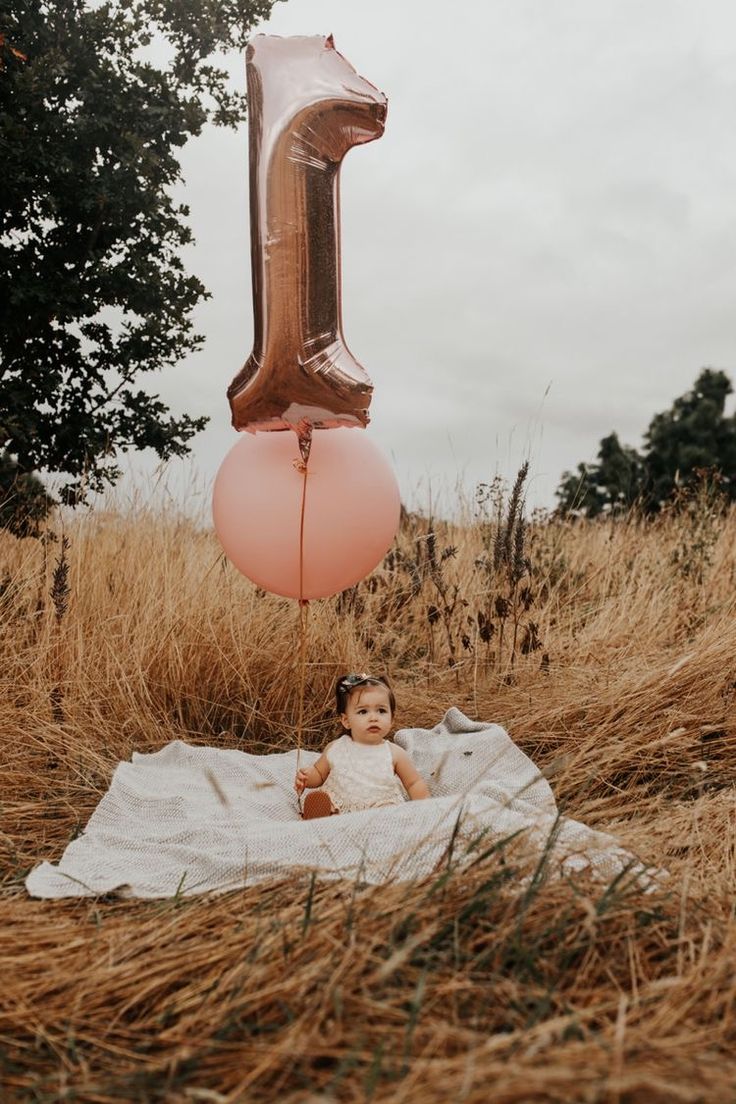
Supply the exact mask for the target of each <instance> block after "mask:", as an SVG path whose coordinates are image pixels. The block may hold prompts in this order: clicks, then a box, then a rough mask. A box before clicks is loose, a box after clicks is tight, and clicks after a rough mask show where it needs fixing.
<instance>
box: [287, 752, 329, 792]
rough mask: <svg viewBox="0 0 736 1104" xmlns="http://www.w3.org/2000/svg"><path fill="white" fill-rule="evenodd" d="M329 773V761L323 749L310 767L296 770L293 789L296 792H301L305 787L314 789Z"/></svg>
mask: <svg viewBox="0 0 736 1104" xmlns="http://www.w3.org/2000/svg"><path fill="white" fill-rule="evenodd" d="M329 773H330V761H329V759H328V758H327V755H326V754H325V752H324V751H323V752H322V754H321V755H320V757H319V759H318V760H317V762H316V763H313V764H312V766H311V767H302V768H301V769H300V770H298V771H297V772H296V778H295V779H294V789H295V790H296V792H297V793H301V792H302V790H305V789H307V790H314V789H316V787H317V786H321V785H322V783H323V782H325V781H326V779H327V776H328V774H329Z"/></svg>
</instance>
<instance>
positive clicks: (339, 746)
mask: <svg viewBox="0 0 736 1104" xmlns="http://www.w3.org/2000/svg"><path fill="white" fill-rule="evenodd" d="M326 755H327V760H328V762H329V764H330V773H329V775H328V776H327V780H326V781H325V783H324V785H323V786H322V787H321V789H323V790H324V791H325V793H327V794H329V796H330V800H331V801H332V804H333V805H334V806H335V808H336V809H337V810H338V811H339V812H341V813H357V812H359V811H360V810H361V809H380V808H382V807H383V806H384V805H402V804H403V803H404V801H405V800H406V796H405V793H404V787H403V786H402V785H401V782H400V781H399V779H398V778H397V776H396V774H395V773H394V760H393V755H392V754H391V744H390V743H389V742H388V741H386V740H382V741H381V743H380V744H356V743H355V741H354V740H353V738H352V737H351V736H350V735H349V733H347V732H344V733H343V734H342V736H340V738H339V739H338V740H336V741H335V742H334V743H333V744H331V746H330V747H329V748H328V749H327V752H326Z"/></svg>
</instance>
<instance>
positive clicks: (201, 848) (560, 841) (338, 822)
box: [26, 709, 641, 897]
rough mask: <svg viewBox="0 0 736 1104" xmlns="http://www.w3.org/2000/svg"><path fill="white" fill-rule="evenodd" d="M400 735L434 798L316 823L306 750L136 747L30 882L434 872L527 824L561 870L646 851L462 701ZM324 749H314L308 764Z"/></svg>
mask: <svg viewBox="0 0 736 1104" xmlns="http://www.w3.org/2000/svg"><path fill="white" fill-rule="evenodd" d="M394 739H395V741H396V743H397V744H400V745H401V746H402V747H403V748H405V749H406V750H407V751H408V752H409V754H410V755H411V757H412V759H413V761H414V763H415V765H416V767H417V768H418V770H419V771H420V772H421V774H422V775H423V777H424V778H425V779H426V781H427V783H428V785H429V787H430V791H431V793H432V798H431V799H430V800H424V801H407V802H406V803H405V804H404V805H401V806H394V807H391V808H383V809H369V810H366V811H363V812H358V813H345V814H342V815H340V816H333V817H328V818H325V819H322V820H309V821H303V820H301V819H300V817H299V812H298V806H297V800H296V794H295V793H294V789H293V783H294V774H295V771H296V754H297V753H296V751H289V752H284V753H274V754H270V755H249V754H246V753H245V752H242V751H222V750H219V749H216V748H210V747H192V746H190V745H188V744H185V743H182V742H181V741H179V740H175V741H174V742H172V743H170V744H167V745H166V746H165V747H163V748H162V749H161V750H160V751H158V752H156V753H154V754H152V755H139V754H138V753H136V752H134V753H133V760H132V762H130V763H120V764H119V765H118V766H117V768H116V770H115V772H114V774H113V777H112V781H111V783H110V788H109V790H108V791H107V793H106V794H105V796H104V797H103V798H102V800H101V801H100V803H99V805H98V806H97V808H96V809H95V811H94V813H93V814H92V816H91V817H90V820H89V823H88V824H87V827H86V829H85V831H84V833H83V834H82V835H81V836H79V837H78V838H77V839H75V840H73V841H72V842H71V843H70V844H69V845H68V847H67V848H66V850H65V852H64V854H63V855H62V857H61V859H60V861H59V863H58V865H56V866H52V865H51V864H50V863H48V862H44V863H42V864H41V865H40V866H38V867H36V868H35V870H33V871H31V873H30V874H29V875H28V878H27V879H26V887H27V889H28V892H29V893H30V894H31V895H32V896H34V897H81V896H87V895H97V894H103V893H110V892H111V891H117V892H119V893H120V894H122V895H124V896H132V897H169V896H172V895H174V894H177V893H179V894H184V895H188V894H195V893H204V892H207V891H212V890H216V891H224V890H229V889H235V888H238V887H242V886H246V885H251V884H253V883H255V882H259V881H262V880H264V879H267V878H284V877H291V876H293V875H295V874H297V873H301V872H304V871H312V870H314V871H317V872H319V875H320V876H321V877H327V878H349V879H358V880H360V881H363V882H371V883H378V882H385V881H389V880H407V879H411V878H419V877H423V876H425V875H428V874H430V873H431V872H432V871H433V870H434V869H436V868H437V866H438V864H440V863H442V862H443V860H445V859H446V858H447V856H448V849H451V853H452V859H453V861H463V859H464V858H465V857H466V856H467V857H468V858H472V857H474V856H475V855H477V854H478V853H479V852H480V851H481V850H485V849H486V848H488V847H490V846H492V844H493V843H494V842H496V841H501V840H504V839H507V838H508V837H511V836H515V835H516V838H517V841H523V846H527V847H529V848H531V849H533V850H534V852H535V853H537V854H538V855H540V856H541V855H542V854H544V853H546V854H547V856H548V862H549V868H550V869H551V870H557V871H559V870H560V869H561V868H562V869H564V870H565V871H570V872H572V871H574V870H579V869H582V868H585V867H592V868H593V869H594V870H595V871H596V872H598V873H600V875H601V876H603V877H605V878H611V877H615V876H616V874H617V873H619V872H620V871H621V870H622V869H624V867H625V866H626V865H627V864H630V863H631V862H632V859H631V856H630V855H629V854H628V853H627V852H625V851H623V850H622V849H621V848H620V847H619V846H618V845H617V844H616V842H615V840H613V839H612V838H611V837H610V836H606V835H603V834H602V833H600V832H595V831H593V830H592V829H589V828H586V827H585V825H583V824H579V823H578V822H576V821H574V820H569V819H567V818H566V817H558V814H557V807H556V804H555V799H554V796H553V794H552V790H551V789H550V787H549V785H548V783H547V782H546V780H545V779H544V778H543V777H542V776H541V774H540V772H539V770H538V769H537V768H536V767H535V765H534V763H533V762H532V761H531V759H529V758H528V757H527V756H526V755H524V753H523V752H522V751H521V750H520V749H519V748H518V747H517V746H516V744H514V742H513V741H512V740H511V738H510V737H509V735H508V734H507V733H506V732H505V731H504V729H503V728H500V727H499V726H498V725H494V724H488V723H486V722H483V721H471V720H469V719H468V718H467V717H465V716H464V715H463V714H462V713H461V712H460V710H459V709H450V710H449V711H448V712H447V713H446V715H445V716H444V718H443V719H442V720H441V721H440V723H439V724H438V725H437V726H436V727H435V728H433V729H431V730H427V729H419V728H412V729H403V730H402V731H400V732H398V733H397V734H396V736H395V737H394ZM316 758H317V755H316V753H314V752H304V751H303V752H302V754H301V764H302V765H306V764H309V763H313V762H314V761H315V759H316ZM517 834H518V835H517ZM638 869H641V868H638Z"/></svg>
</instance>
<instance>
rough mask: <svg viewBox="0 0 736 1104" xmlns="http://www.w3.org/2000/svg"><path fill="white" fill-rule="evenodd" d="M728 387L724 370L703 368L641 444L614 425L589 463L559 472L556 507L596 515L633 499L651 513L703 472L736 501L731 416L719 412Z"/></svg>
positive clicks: (735, 418)
mask: <svg viewBox="0 0 736 1104" xmlns="http://www.w3.org/2000/svg"><path fill="white" fill-rule="evenodd" d="M732 391H733V387H732V385H731V381H730V379H729V378H728V376H727V375H726V373H725V372H722V371H719V370H716V369H713V368H704V369H703V370H702V371H701V373H700V375H699V376H698V378H697V379H696V381H695V384H694V386H693V388H692V390H691V391H688V392H686V394H684V395H681V396H680V397H679V398H677V399H675V401H674V402H673V404H672V406H671V407H670V409H669V410H666V411H664V412H663V413H661V414H655V415H654V417H653V418H652V420H651V422H650V423H649V428H648V429H647V431H646V433H645V434H644V447H643V449H642V450H641V451H638V450H637V449H635V448H632V447H631V446H630V445H624V444H622V443H621V441H620V440H619V437H618V434H617V433H615V432H614V433H610V434H609V435H608V436H607V437H604V438H603V439H602V440H601V442H600V447H599V449H598V456H597V459H596V462H594V463H581V464H578V466H577V469H576V471H574V472H569V471H566V472H563V475H562V480H561V482H560V485H559V487H558V488H557V498H558V500H559V510H560V512H561V513H563V514H567V513H571V512H577V513H580V514H584V515H585V516H586V517H597V516H598V515H599V514H604V513H608V514H610V513H620V512H624V511H626V510H628V509H629V508H630V507H632V506H635V505H636V506H638V507H639V508H640V509H642V510H643V511H644V512H645V513H656V512H657V511H658V510H660V509H661V508H662V506H663V505H664V503H665V502H667V501H668V500H669V499H671V497H672V495H673V493H674V492H675V491H677V490H678V489H682V488H683V487H686V486H688V485H689V484H691V483H693V482H696V481H697V480H698V479H702V478H703V476H704V474H705V473H708V475H709V476H710V477H712V478H713V479H715V480H717V481H718V483H719V485H720V489H721V491H722V493H723V494H724V495H725V496H726V498H727V499H729V500H730V501H736V415H731V416H726V413H725V407H726V399H727V397H728V396H729V395H730V394H731V392H732Z"/></svg>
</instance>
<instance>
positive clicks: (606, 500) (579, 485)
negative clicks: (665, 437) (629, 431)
mask: <svg viewBox="0 0 736 1104" xmlns="http://www.w3.org/2000/svg"><path fill="white" fill-rule="evenodd" d="M643 483H644V467H643V464H642V460H641V457H640V456H639V454H638V453H637V451H636V449H633V448H630V447H629V446H628V445H622V444H621V442H620V441H619V439H618V434H617V433H610V434H609V435H608V437H604V438H603V439H602V440H601V443H600V447H599V449H598V463H597V464H578V466H577V472H575V473H573V472H563V475H562V481H561V483H560V485H559V487H558V489H557V497H558V499H559V501H560V509H561V510H562V512H563V513H568V512H569V511H571V510H580V511H581V512H584V513H585V514H586V515H587V516H588V517H597V516H598V514H602V513H612V512H613V513H618V512H621V511H623V510H628V509H629V508H630V507H631V506H633V504H634V503H635V502H637V501H638V500H639V499H640V498H641V495H642V489H643Z"/></svg>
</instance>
